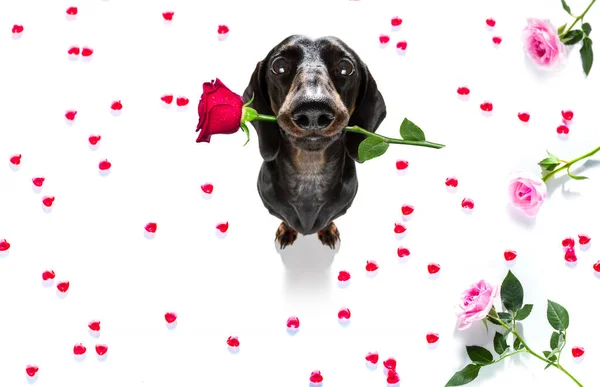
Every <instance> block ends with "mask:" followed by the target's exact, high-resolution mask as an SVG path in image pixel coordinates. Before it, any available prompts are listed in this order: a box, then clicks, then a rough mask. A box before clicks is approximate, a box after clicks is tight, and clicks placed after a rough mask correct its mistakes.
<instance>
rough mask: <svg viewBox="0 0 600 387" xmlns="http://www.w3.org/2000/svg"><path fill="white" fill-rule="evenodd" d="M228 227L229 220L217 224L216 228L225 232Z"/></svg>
mask: <svg viewBox="0 0 600 387" xmlns="http://www.w3.org/2000/svg"><path fill="white" fill-rule="evenodd" d="M228 229H229V222H225V223H219V224H217V230H219V231H221V232H222V233H226V232H227V230H228Z"/></svg>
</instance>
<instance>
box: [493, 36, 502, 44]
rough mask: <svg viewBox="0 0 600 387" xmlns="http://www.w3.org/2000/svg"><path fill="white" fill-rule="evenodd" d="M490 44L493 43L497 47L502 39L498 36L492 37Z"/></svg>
mask: <svg viewBox="0 0 600 387" xmlns="http://www.w3.org/2000/svg"><path fill="white" fill-rule="evenodd" d="M492 42H494V44H495V45H498V44H500V43H502V38H501V37H499V36H494V37H493V38H492Z"/></svg>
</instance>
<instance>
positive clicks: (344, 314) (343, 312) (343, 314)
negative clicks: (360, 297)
mask: <svg viewBox="0 0 600 387" xmlns="http://www.w3.org/2000/svg"><path fill="white" fill-rule="evenodd" d="M351 315H352V314H351V313H350V309H348V308H342V309H340V311H339V312H338V319H340V320H348V319H349V318H350V316H351Z"/></svg>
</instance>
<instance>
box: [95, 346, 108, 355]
mask: <svg viewBox="0 0 600 387" xmlns="http://www.w3.org/2000/svg"><path fill="white" fill-rule="evenodd" d="M106 352H108V346H107V345H104V344H96V353H97V354H98V356H104V355H105V354H106Z"/></svg>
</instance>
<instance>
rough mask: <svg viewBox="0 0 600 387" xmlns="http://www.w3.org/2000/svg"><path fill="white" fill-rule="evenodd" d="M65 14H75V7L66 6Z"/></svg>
mask: <svg viewBox="0 0 600 387" xmlns="http://www.w3.org/2000/svg"><path fill="white" fill-rule="evenodd" d="M67 15H72V16H74V15H77V7H69V8H67Z"/></svg>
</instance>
